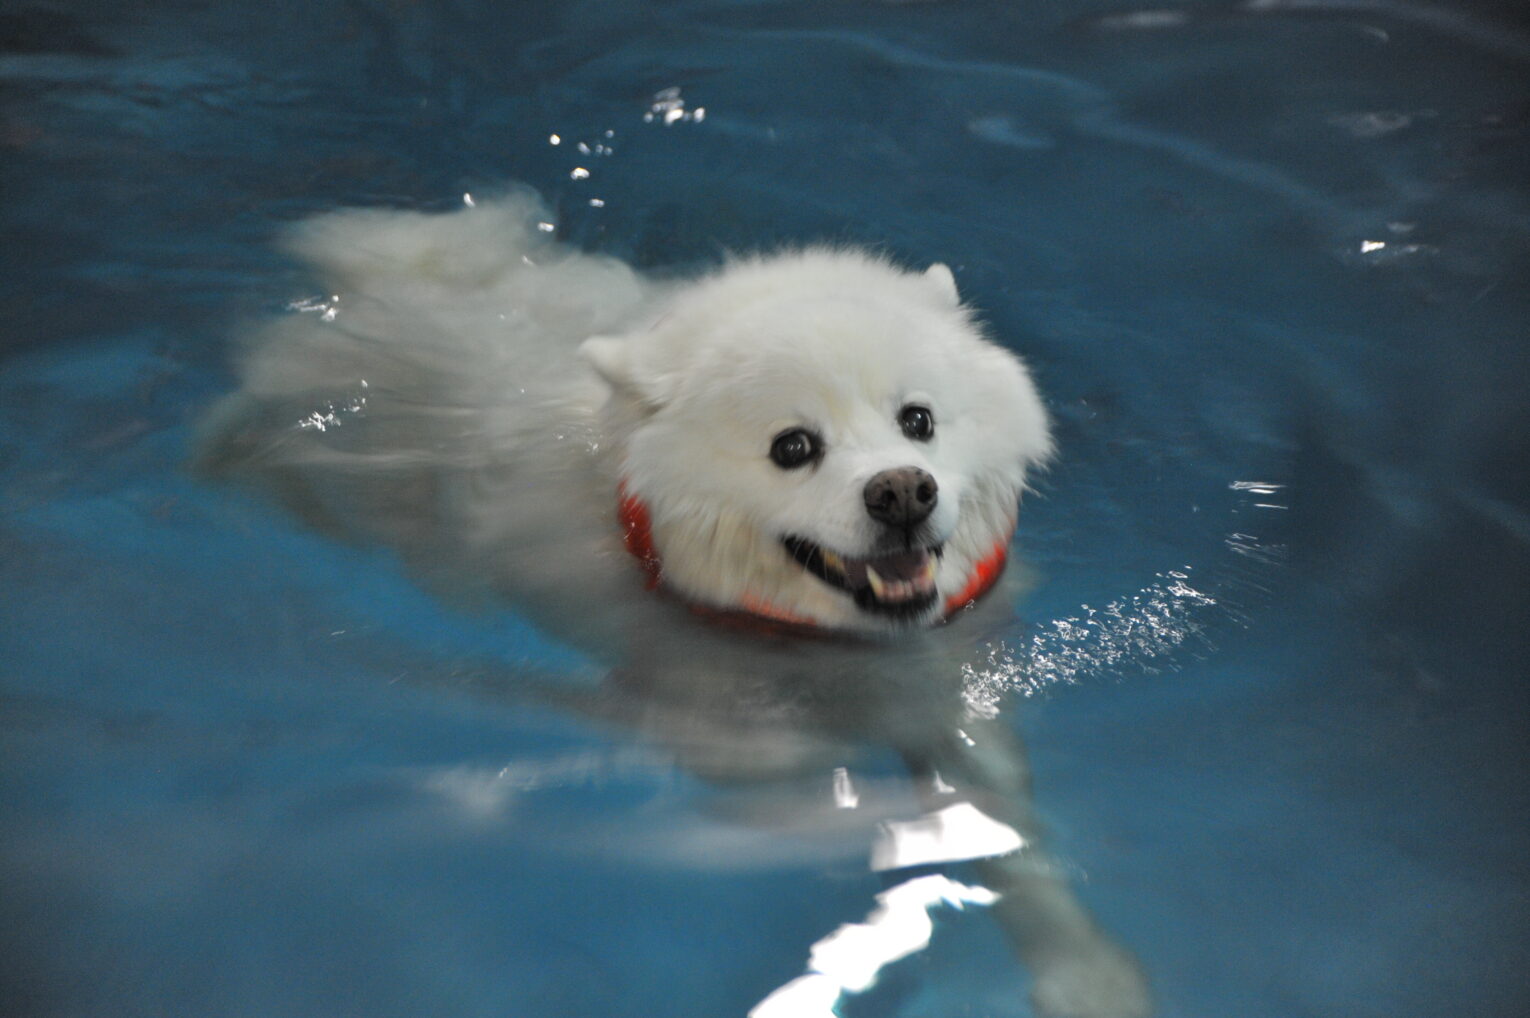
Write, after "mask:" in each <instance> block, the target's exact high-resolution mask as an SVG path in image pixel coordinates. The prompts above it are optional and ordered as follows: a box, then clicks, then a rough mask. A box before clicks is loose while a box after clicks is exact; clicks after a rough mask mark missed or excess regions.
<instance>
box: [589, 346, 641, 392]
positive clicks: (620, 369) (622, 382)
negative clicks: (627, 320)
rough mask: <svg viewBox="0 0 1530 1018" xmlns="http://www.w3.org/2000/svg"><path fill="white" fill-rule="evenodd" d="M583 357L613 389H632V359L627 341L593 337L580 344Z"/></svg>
mask: <svg viewBox="0 0 1530 1018" xmlns="http://www.w3.org/2000/svg"><path fill="white" fill-rule="evenodd" d="M579 356H581V357H583V358H584V359H585V361H586V362H587V363H588V364H589V365H590V367H592V368H594V369H595V373H596V374H597V375H599V376H600V377H601V378H604V379H605V380H606V384H607V385H609V386H611V388H613V389H626V388H630V387H631V379H632V357H631V354H630V352H629V351H628V349H627V341H626V340H624V339H618V338H617V337H615V336H593V337H591V338H590V339H587V340H585V341H584V342H583V343H580V344H579Z"/></svg>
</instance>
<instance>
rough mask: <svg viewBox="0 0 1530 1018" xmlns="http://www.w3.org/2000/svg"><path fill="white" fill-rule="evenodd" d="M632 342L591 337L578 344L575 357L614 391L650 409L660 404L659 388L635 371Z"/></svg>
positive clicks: (621, 338)
mask: <svg viewBox="0 0 1530 1018" xmlns="http://www.w3.org/2000/svg"><path fill="white" fill-rule="evenodd" d="M633 354H634V352H633V343H632V340H630V339H627V338H625V337H622V336H593V337H591V338H590V339H587V340H585V341H584V342H583V343H581V344H579V356H581V357H583V358H584V359H585V360H586V361H587V362H589V365H590V367H592V368H594V369H595V373H596V374H597V375H599V376H600V377H601V378H603V379H605V381H606V384H607V385H609V386H611V388H613V389H615V390H616V391H617V392H623V393H626V394H627V395H629V396H631V397H632V398H633V399H635V400H637V401H638V402H639V403H642V404H644V405H645V406H648V407H650V408H657V407H659V406H662V405H663V403H664V396H663V394H662V393H661V392H660V387H659V386H658V385H656V384H653V383H652V382H650V381H649V380H648V379H647V377H646V376H645V374H644V373H643V372H642V371H641V370H640V369H639V368H638V365H637V362H636V358H635V357H634V355H633Z"/></svg>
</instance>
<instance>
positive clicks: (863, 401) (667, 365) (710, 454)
mask: <svg viewBox="0 0 1530 1018" xmlns="http://www.w3.org/2000/svg"><path fill="white" fill-rule="evenodd" d="M583 349H584V352H585V354H586V356H587V357H588V359H589V360H590V361H591V362H592V363H593V364H594V365H595V367H596V368H597V369H598V370H599V371H600V373H601V374H602V376H603V377H604V378H605V379H606V380H607V381H608V382H609V383H610V384H611V385H612V388H613V391H614V394H615V396H616V400H617V406H616V407H614V408H613V410H614V411H615V412H613V413H611V414H608V415H607V420H608V421H612V422H622V423H619V424H613V428H612V430H614V431H616V432H617V433H618V434H619V435H620V436H621V440H622V441H623V456H622V471H623V473H624V475H625V481H626V484H627V487H628V489H629V490H630V491H631V492H632V493H633V494H635V495H636V496H637V497H638V498H640V499H641V500H642V501H643V502H644V503H645V504H646V505H647V506H648V507H649V509H650V512H651V513H652V517H653V534H654V540H655V544H656V545H657V548H658V551H659V555H660V558H661V560H662V562H663V565H664V580H665V582H666V583H667V584H669V585H670V586H672V587H673V588H674V589H676V590H678V591H679V592H681V593H682V594H684V595H685V596H687V597H690V598H694V599H696V600H699V601H703V602H706V603H708V604H711V605H715V606H719V607H736V606H739V605H741V604H743V603H744V602H745V601H746V600H763V601H765V602H768V603H769V604H771V605H773V606H775V607H776V608H778V609H781V610H783V611H785V612H787V613H789V614H791V615H794V616H802V617H807V618H811V619H813V620H815V621H817V622H818V623H820V624H823V625H826V626H831V627H834V628H844V629H861V630H868V629H882V628H886V627H887V626H889V625H890V623H887V622H885V621H884V620H882V619H881V618H878V617H877V616H874V615H871V614H868V613H867V612H865V611H862V610H861V609H858V608H857V607H856V606H855V605H854V603H853V601H852V599H851V598H850V597H849V596H848V595H846V594H845V593H844V592H843V591H839V590H836V589H833V588H831V587H829V586H828V585H826V584H825V583H823V582H822V581H821V580H819V579H817V578H816V577H814V576H812V575H810V574H809V573H807V572H805V571H804V570H803V569H802V567H801V566H799V565H798V564H797V563H796V562H794V561H792V560H791V559H790V558H789V557H788V556H787V555H785V554H784V553H783V549H782V546H781V543H780V541H781V538H782V537H783V536H786V535H789V534H795V535H800V536H804V537H808V538H810V539H812V540H813V541H815V542H816V543H818V544H820V545H823V546H825V547H828V548H830V549H832V550H834V551H837V552H840V553H842V554H845V555H850V556H857V557H864V556H866V555H868V554H869V553H870V550H871V549H872V547H873V545H874V543H875V541H876V540H877V537H878V536H879V535H878V529H879V525H878V524H876V523H875V522H874V521H873V520H872V519H871V518H870V517H869V516H868V515H867V513H866V510H865V506H864V501H863V498H862V490H863V489H864V487H865V485H866V483H867V481H869V480H870V479H871V477H872V476H873V475H875V474H877V473H878V472H880V471H883V470H887V469H890V468H896V467H904V466H913V467H918V468H920V469H922V470H925V471H927V472H928V473H930V474H931V475H933V476H934V478H935V479H936V482H937V483H938V485H939V498H938V501H937V504H936V508H935V513H934V516H933V518H932V520H931V524H930V525H931V529H932V530H933V531H934V532H935V534H936V536H937V538H938V539H939V540H941V541H943V542H944V544H945V549H946V552H945V555H944V556H943V558H942V560H941V565H940V569H939V572H938V574H937V585H938V589H939V592H940V594H941V597H942V598H945V597H950V596H953V595H955V594H956V593H958V592H959V591H960V590H961V589H962V587H963V585H964V583H965V581H966V578H967V577H968V576H969V575H970V573H971V572H972V567H973V565H974V564H975V562H976V561H978V560H980V559H982V558H983V557H985V556H986V555H988V554H989V553H990V552H991V551H992V550H993V549H994V547H995V546H996V545H999V544H1002V543H1004V542H1007V540H1008V537H1009V534H1010V532H1011V530H1012V529H1013V525H1014V513H1015V507H1016V502H1017V500H1018V498H1019V496H1020V492H1021V490H1022V489H1023V488H1024V486H1025V480H1026V474H1027V470H1028V469H1029V468H1031V467H1033V466H1034V465H1035V464H1037V463H1039V462H1040V461H1042V460H1044V459H1045V458H1046V457H1047V455H1048V454H1049V453H1050V449H1051V441H1050V437H1049V432H1048V427H1047V419H1046V414H1045V411H1044V410H1043V409H1042V406H1041V401H1040V399H1039V398H1038V397H1037V395H1036V391H1035V387H1034V386H1033V385H1032V383H1031V380H1030V377H1029V376H1028V374H1027V373H1026V371H1025V368H1024V367H1023V366H1022V365H1021V364H1020V362H1019V361H1018V360H1017V359H1016V358H1015V357H1014V356H1013V355H1012V354H1010V353H1008V352H1007V351H1004V350H1002V349H1001V348H999V347H997V346H995V345H993V344H992V343H989V342H988V341H986V340H985V339H983V338H982V336H981V334H980V333H979V331H978V329H977V328H976V327H975V326H974V324H973V322H972V320H971V317H970V315H969V314H968V313H967V311H966V310H965V309H964V308H962V307H961V306H960V304H959V303H958V301H957V298H956V290H955V284H954V281H953V280H952V277H951V273H950V270H949V269H947V268H946V267H945V266H943V265H937V266H935V267H933V268H931V269H930V270H929V271H927V272H925V273H908V272H904V271H903V270H901V269H898V268H897V267H895V266H893V265H891V264H890V263H888V262H887V261H885V260H883V259H880V258H877V257H873V256H870V255H868V254H866V253H865V252H862V251H856V250H829V249H811V250H806V251H798V252H793V253H789V254H779V255H775V256H772V257H768V258H756V259H748V260H741V261H736V262H733V263H731V264H729V265H728V266H726V267H725V268H724V269H723V270H722V271H721V272H719V273H717V274H715V275H713V276H710V277H707V278H704V279H702V280H699V281H697V282H696V283H694V284H692V285H691V286H688V287H686V288H684V289H683V290H681V291H680V292H678V293H677V294H676V295H675V296H674V297H673V298H672V299H670V300H669V301H668V302H667V303H666V304H665V305H664V307H663V309H662V311H661V312H660V314H659V317H658V318H657V320H656V321H655V322H654V323H653V324H651V325H649V324H647V323H644V324H642V325H641V326H640V327H639V328H637V329H634V330H632V331H630V332H628V333H627V334H625V335H624V336H623V337H621V338H619V339H610V338H599V339H593V340H590V341H589V342H587V343H586V344H585V345H584V348H583ZM909 403H918V404H922V405H924V406H927V407H929V408H930V409H931V410H932V411H933V414H934V417H935V421H936V430H935V435H934V437H933V439H931V440H930V441H928V442H919V441H913V440H911V439H909V438H908V437H906V436H905V435H904V434H903V433H902V431H901V430H900V428H899V425H898V421H897V417H898V412H899V410H900V409H901V408H902V407H903V406H905V405H907V404H909ZM793 427H805V428H808V429H810V430H811V431H813V432H815V433H816V434H818V435H819V436H821V437H822V439H823V448H824V453H823V456H822V458H821V460H820V461H818V462H816V463H815V464H813V465H812V466H811V467H809V468H802V469H796V470H782V469H781V468H780V467H778V466H776V465H775V464H774V463H772V462H771V460H770V458H769V455H768V453H769V449H770V444H771V440H772V439H773V437H774V436H775V435H777V434H779V433H780V432H782V431H783V430H786V429H789V428H793ZM938 616H939V605H938V604H937V606H936V607H935V608H933V609H932V610H931V611H930V612H928V613H926V614H925V616H924V617H923V621H926V622H927V621H930V620H931V619H933V618H936V617H938Z"/></svg>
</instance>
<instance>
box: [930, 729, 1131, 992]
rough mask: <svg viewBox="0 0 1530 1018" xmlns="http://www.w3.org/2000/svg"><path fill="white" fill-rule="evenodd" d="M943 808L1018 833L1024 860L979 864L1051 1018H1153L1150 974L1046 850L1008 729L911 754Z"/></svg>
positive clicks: (1019, 750)
mask: <svg viewBox="0 0 1530 1018" xmlns="http://www.w3.org/2000/svg"><path fill="white" fill-rule="evenodd" d="M909 762H910V765H911V769H912V770H913V771H914V774H915V777H916V780H918V781H919V784H920V787H921V793H922V795H923V796H924V797H925V799H926V801H927V802H928V804H929V805H930V806H932V807H935V808H940V807H947V806H950V805H952V804H953V802H959V801H962V800H966V801H969V802H971V803H972V805H974V806H976V807H977V808H978V809H979V810H980V811H982V812H983V813H984V814H986V815H987V816H988V817H989V818H991V819H993V820H997V821H999V822H1000V823H1003V824H1005V825H1007V826H1009V827H1011V828H1013V829H1014V831H1015V833H1017V834H1019V835H1020V838H1021V840H1022V843H1023V846H1024V847H1022V848H1021V849H1020V850H1019V851H1016V852H1009V853H1007V854H1004V855H998V856H992V857H989V858H986V859H981V860H979V861H978V862H977V863H976V865H977V868H978V872H979V873H980V874H981V876H982V878H983V882H984V884H985V885H986V886H987V888H988V889H989V890H991V891H994V892H996V893H997V894H998V895H999V900H998V902H997V903H996V904H995V905H994V906H993V909H994V912H995V915H996V916H997V918H998V919H999V922H1000V923H1001V924H1002V926H1003V927H1004V930H1005V932H1006V933H1007V934H1008V936H1009V938H1010V940H1011V941H1012V942H1013V944H1014V945H1015V949H1016V952H1017V953H1018V954H1019V956H1020V959H1021V961H1022V962H1023V963H1024V964H1025V966H1026V967H1027V968H1028V969H1029V970H1030V973H1031V976H1032V980H1033V989H1032V998H1033V1000H1034V1002H1035V1005H1036V1008H1037V1010H1038V1012H1040V1013H1041V1014H1043V1015H1046V1016H1048V1018H1145V1016H1147V1015H1149V1014H1151V1013H1152V1010H1153V1006H1152V998H1151V995H1150V993H1149V991H1148V985H1147V979H1146V976H1145V975H1144V974H1143V972H1142V969H1141V966H1140V965H1139V964H1138V962H1137V960H1136V959H1135V958H1134V957H1132V955H1131V954H1130V952H1128V951H1127V950H1126V949H1125V948H1123V947H1121V946H1120V945H1118V944H1116V943H1115V942H1114V941H1113V940H1111V939H1110V937H1109V936H1107V935H1106V934H1105V932H1104V931H1103V930H1101V929H1100V927H1099V924H1098V923H1097V922H1096V921H1095V919H1094V917H1093V916H1091V915H1090V914H1089V911H1088V909H1086V908H1085V907H1084V904H1083V902H1081V901H1079V899H1078V897H1077V896H1076V895H1075V894H1074V893H1073V890H1072V888H1071V887H1070V886H1069V884H1068V881H1067V880H1066V878H1065V875H1064V874H1063V872H1062V871H1061V867H1060V866H1059V865H1058V864H1057V863H1056V862H1055V861H1054V860H1053V859H1051V857H1050V856H1048V855H1047V853H1046V851H1045V850H1044V849H1043V848H1042V847H1041V834H1042V832H1041V828H1040V824H1039V823H1038V822H1037V821H1036V818H1035V814H1034V810H1033V808H1032V805H1031V777H1030V769H1029V764H1028V763H1027V760H1026V754H1025V749H1024V746H1023V745H1022V744H1021V742H1020V740H1019V738H1018V737H1017V736H1016V735H1015V734H1014V733H1013V732H1011V731H1010V730H1009V729H1008V727H1006V726H1005V725H1003V724H999V723H995V722H990V721H984V720H981V719H976V720H973V721H971V722H970V723H968V724H966V725H964V727H963V729H962V731H961V732H959V733H955V734H954V735H952V736H951V737H950V738H948V739H945V740H943V741H942V743H941V744H940V745H938V746H936V747H933V748H932V750H931V751H929V752H928V753H927V754H924V755H921V756H919V757H917V758H916V757H914V756H913V755H910V758H909Z"/></svg>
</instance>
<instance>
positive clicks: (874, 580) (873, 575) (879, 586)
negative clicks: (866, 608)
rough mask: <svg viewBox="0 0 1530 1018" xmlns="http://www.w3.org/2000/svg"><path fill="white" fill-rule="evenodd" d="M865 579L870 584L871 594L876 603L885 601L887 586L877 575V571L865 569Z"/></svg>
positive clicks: (869, 568) (868, 567)
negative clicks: (874, 597) (873, 595)
mask: <svg viewBox="0 0 1530 1018" xmlns="http://www.w3.org/2000/svg"><path fill="white" fill-rule="evenodd" d="M866 579H867V581H868V582H869V583H870V584H871V592H872V593H873V594H875V595H876V598H877V600H878V601H882V600H886V597H887V589H888V584H887V581H886V580H884V579H882V577H881V576H880V575H878V573H877V571H876V570H875V569H873V568H871V567H870V566H867V567H866Z"/></svg>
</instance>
